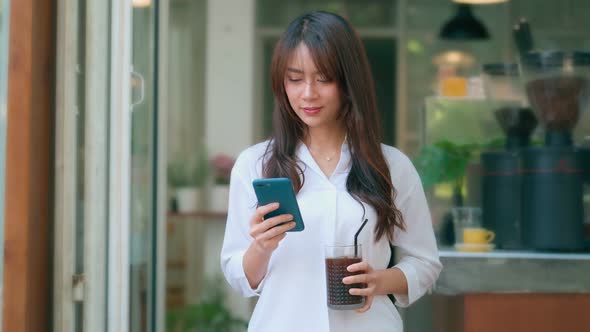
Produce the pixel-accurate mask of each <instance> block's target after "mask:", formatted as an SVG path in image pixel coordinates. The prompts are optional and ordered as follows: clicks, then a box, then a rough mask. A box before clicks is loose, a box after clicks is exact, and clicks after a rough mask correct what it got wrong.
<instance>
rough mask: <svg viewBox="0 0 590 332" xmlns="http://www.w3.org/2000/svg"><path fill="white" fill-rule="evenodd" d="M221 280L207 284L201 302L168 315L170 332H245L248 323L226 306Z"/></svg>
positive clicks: (167, 321) (170, 311)
mask: <svg viewBox="0 0 590 332" xmlns="http://www.w3.org/2000/svg"><path fill="white" fill-rule="evenodd" d="M222 285H223V281H222V280H221V278H215V279H214V280H209V281H206V282H205V287H203V289H204V293H203V296H202V297H201V301H200V302H199V303H198V304H191V305H188V306H185V307H183V308H180V309H174V310H169V311H168V312H167V314H166V330H167V331H169V332H189V331H190V332H194V331H199V332H234V331H235V332H237V331H245V329H246V328H247V326H248V322H247V321H245V320H243V319H241V318H238V317H236V316H234V315H233V314H232V313H231V311H230V310H229V309H228V308H227V306H226V305H225V295H226V294H225V291H224V290H223V286H222Z"/></svg>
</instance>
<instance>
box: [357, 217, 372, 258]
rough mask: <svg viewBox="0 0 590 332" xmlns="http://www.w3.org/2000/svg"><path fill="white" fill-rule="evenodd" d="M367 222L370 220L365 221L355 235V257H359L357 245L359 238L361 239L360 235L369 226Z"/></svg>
mask: <svg viewBox="0 0 590 332" xmlns="http://www.w3.org/2000/svg"><path fill="white" fill-rule="evenodd" d="M367 221H369V219H365V221H363V223H362V224H361V227H360V228H359V230H358V231H356V234H354V257H356V256H358V246H357V244H356V242H357V238H358V237H359V233H360V232H361V231H362V230H363V227H365V225H366V224H367Z"/></svg>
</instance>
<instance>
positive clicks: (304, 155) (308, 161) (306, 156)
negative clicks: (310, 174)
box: [295, 139, 352, 177]
mask: <svg viewBox="0 0 590 332" xmlns="http://www.w3.org/2000/svg"><path fill="white" fill-rule="evenodd" d="M295 155H296V156H297V159H299V160H300V161H301V162H303V163H304V164H305V165H306V166H307V167H309V168H311V169H312V170H313V171H314V172H316V173H318V174H319V175H320V176H322V177H326V175H325V174H324V172H322V169H321V168H320V166H319V165H318V163H317V162H316V161H315V159H313V156H312V155H311V152H310V151H309V148H308V147H307V145H305V143H303V141H299V143H298V144H297V148H296V149H295ZM351 166H352V163H351V155H350V148H349V146H348V143H347V140H346V139H345V140H344V142H343V143H342V146H341V147H340V160H338V164H337V165H336V168H335V169H334V172H333V173H332V176H334V175H335V174H341V173H348V172H349V171H350V168H351Z"/></svg>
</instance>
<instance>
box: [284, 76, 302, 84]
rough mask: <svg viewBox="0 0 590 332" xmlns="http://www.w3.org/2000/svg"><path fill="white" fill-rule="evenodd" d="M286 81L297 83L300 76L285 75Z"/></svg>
mask: <svg viewBox="0 0 590 332" xmlns="http://www.w3.org/2000/svg"><path fill="white" fill-rule="evenodd" d="M287 81H289V82H293V83H297V82H301V79H300V78H294V77H287Z"/></svg>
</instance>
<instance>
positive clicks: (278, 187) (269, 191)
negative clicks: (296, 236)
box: [252, 178, 305, 232]
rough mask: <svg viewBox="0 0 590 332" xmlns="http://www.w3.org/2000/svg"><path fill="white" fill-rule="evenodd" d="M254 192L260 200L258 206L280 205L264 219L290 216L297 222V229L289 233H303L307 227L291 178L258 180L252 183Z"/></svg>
mask: <svg viewBox="0 0 590 332" xmlns="http://www.w3.org/2000/svg"><path fill="white" fill-rule="evenodd" d="M252 185H253V186H254V192H256V197H257V198H258V205H260V206H262V205H266V204H270V203H275V202H278V203H279V208H278V209H276V210H274V211H272V212H270V213H268V214H266V215H265V216H264V219H268V218H272V217H274V216H278V215H281V214H290V215H292V216H293V218H294V221H295V224H296V225H295V227H294V228H292V229H291V230H289V231H288V232H301V231H302V230H303V229H304V228H305V226H304V225H303V219H302V218H301V212H300V211H299V205H298V204H297V198H295V192H294V191H293V184H292V183H291V180H290V179H289V178H270V179H256V180H254V181H252Z"/></svg>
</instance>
